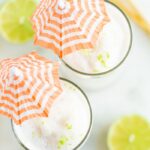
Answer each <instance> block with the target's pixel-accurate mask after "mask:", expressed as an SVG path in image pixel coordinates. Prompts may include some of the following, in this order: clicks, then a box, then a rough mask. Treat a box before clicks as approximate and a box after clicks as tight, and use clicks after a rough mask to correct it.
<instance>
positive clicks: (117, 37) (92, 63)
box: [64, 3, 131, 73]
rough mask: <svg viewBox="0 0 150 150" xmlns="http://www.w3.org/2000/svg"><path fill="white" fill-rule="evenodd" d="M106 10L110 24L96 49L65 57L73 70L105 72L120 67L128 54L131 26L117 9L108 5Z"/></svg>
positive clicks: (104, 29)
mask: <svg viewBox="0 0 150 150" xmlns="http://www.w3.org/2000/svg"><path fill="white" fill-rule="evenodd" d="M106 8H107V13H108V15H109V18H110V22H109V23H108V24H107V25H105V26H104V28H103V30H102V32H101V33H100V36H99V39H98V43H97V45H96V46H95V49H94V50H86V51H78V52H74V53H72V54H69V55H67V56H65V57H64V61H65V62H66V63H67V64H68V65H69V66H71V67H72V68H74V69H76V70H78V71H81V72H85V73H100V72H105V71H108V70H110V69H112V68H114V67H115V66H116V65H118V64H119V63H120V62H121V60H122V59H123V58H124V57H125V55H126V54H127V51H128V50H129V46H130V41H131V36H130V35H131V34H130V28H129V24H128V22H127V20H126V18H125V17H124V15H123V14H122V13H121V12H120V11H119V10H118V9H117V8H116V7H114V6H113V5H111V4H109V3H106ZM101 56H102V57H103V58H102V60H101ZM98 58H99V59H98ZM103 60H104V62H103Z"/></svg>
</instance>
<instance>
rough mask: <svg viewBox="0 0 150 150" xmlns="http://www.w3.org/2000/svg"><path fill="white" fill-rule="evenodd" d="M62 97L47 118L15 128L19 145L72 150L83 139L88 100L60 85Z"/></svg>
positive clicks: (35, 149)
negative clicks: (20, 143)
mask: <svg viewBox="0 0 150 150" xmlns="http://www.w3.org/2000/svg"><path fill="white" fill-rule="evenodd" d="M61 82H62V86H63V89H64V91H63V94H62V95H61V96H60V97H59V98H58V99H57V100H56V101H55V102H54V104H53V106H52V108H51V111H50V115H49V118H36V119H32V120H29V121H27V122H25V123H23V125H22V126H17V125H14V131H15V133H16V135H17V136H18V138H19V139H20V141H21V142H22V143H23V144H24V145H25V146H26V147H27V148H29V149H30V150H71V149H74V148H75V147H76V146H77V145H78V144H80V143H81V141H82V140H83V139H84V137H85V136H86V134H87V132H88V130H89V127H90V123H91V114H90V109H89V105H88V103H87V100H86V99H85V97H84V96H83V94H82V93H81V92H80V91H79V89H77V88H76V87H75V86H73V85H72V84H70V83H69V82H66V81H61Z"/></svg>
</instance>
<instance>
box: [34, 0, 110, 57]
mask: <svg viewBox="0 0 150 150" xmlns="http://www.w3.org/2000/svg"><path fill="white" fill-rule="evenodd" d="M108 21H109V18H108V15H107V13H106V8H105V2H104V0H41V2H40V4H39V6H38V7H37V10H36V11H35V13H34V14H33V16H32V22H33V29H34V30H35V31H36V36H35V44H36V45H40V46H42V47H45V48H48V49H51V50H53V51H54V52H55V53H57V54H58V55H59V56H60V57H63V56H64V55H66V54H69V53H72V52H74V51H77V50H81V49H92V48H94V46H95V45H96V42H97V39H98V36H99V34H100V31H101V30H102V28H103V26H104V25H105V24H106V23H107V22H108Z"/></svg>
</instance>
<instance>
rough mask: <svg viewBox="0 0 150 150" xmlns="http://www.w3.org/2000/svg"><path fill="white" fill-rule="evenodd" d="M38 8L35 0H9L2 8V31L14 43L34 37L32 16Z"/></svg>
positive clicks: (0, 14) (0, 15) (0, 13)
mask: <svg viewBox="0 0 150 150" xmlns="http://www.w3.org/2000/svg"><path fill="white" fill-rule="evenodd" d="M35 9H36V2H35V1H34V0H8V1H7V2H5V3H4V4H3V6H2V8H1V10H0V33H1V35H2V36H3V37H4V38H5V39H6V40H8V41H9V42H12V43H24V42H26V41H28V40H29V39H31V38H33V35H34V32H33V30H32V24H31V22H30V18H31V16H32V14H33V12H34V11H35Z"/></svg>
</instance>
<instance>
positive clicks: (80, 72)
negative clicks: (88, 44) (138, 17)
mask: <svg viewBox="0 0 150 150" xmlns="http://www.w3.org/2000/svg"><path fill="white" fill-rule="evenodd" d="M105 2H106V3H108V4H110V5H112V6H114V7H115V8H116V9H118V10H119V11H120V13H121V14H122V15H123V16H124V18H125V20H126V21H127V24H128V27H129V32H130V33H129V34H130V43H129V47H128V50H127V52H126V54H125V56H124V57H123V58H122V59H121V61H119V62H118V63H117V65H115V66H114V67H112V68H111V69H109V70H107V71H104V72H100V73H86V72H82V71H79V70H77V69H75V68H73V67H71V66H70V65H69V64H68V63H66V62H65V61H64V60H63V59H61V62H62V63H63V64H64V65H65V66H66V67H67V68H69V69H70V70H72V71H74V72H76V73H78V74H80V75H84V76H95V77H96V76H101V75H106V74H108V73H110V72H113V71H114V70H116V69H117V68H119V67H120V66H121V65H122V64H123V63H124V61H125V60H126V59H127V57H128V55H129V53H130V51H131V47H132V41H133V33H132V27H131V24H130V21H129V19H128V17H127V15H126V14H125V13H124V11H123V10H122V9H121V8H119V7H118V6H117V5H116V4H114V3H113V2H111V1H109V0H105Z"/></svg>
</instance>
